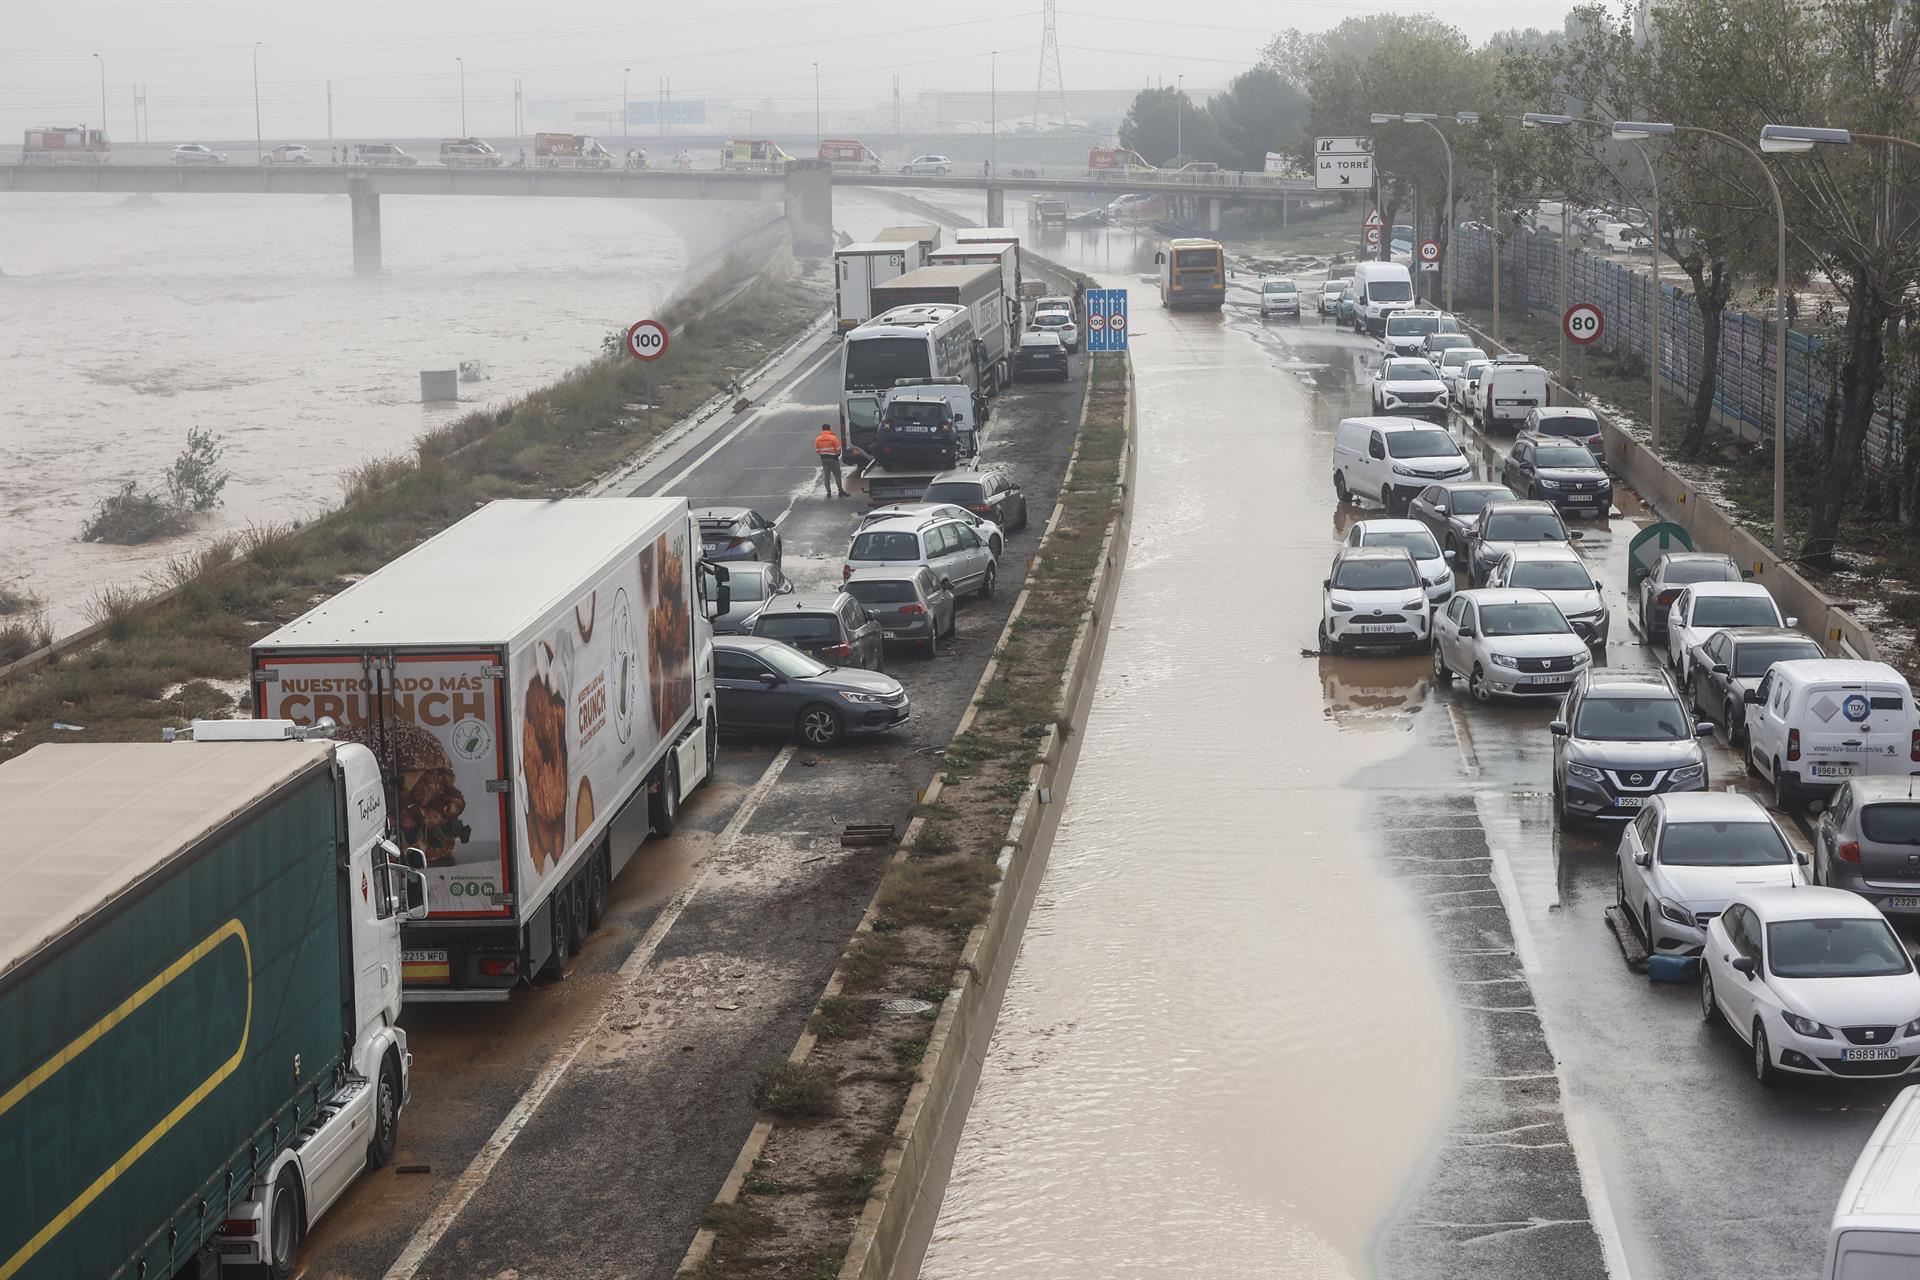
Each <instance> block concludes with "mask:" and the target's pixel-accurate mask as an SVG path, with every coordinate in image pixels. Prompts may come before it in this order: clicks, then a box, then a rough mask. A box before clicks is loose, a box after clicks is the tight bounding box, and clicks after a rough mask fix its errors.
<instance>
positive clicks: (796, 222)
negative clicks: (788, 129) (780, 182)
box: [787, 160, 833, 258]
mask: <svg viewBox="0 0 1920 1280" xmlns="http://www.w3.org/2000/svg"><path fill="white" fill-rule="evenodd" d="M787 229H788V231H789V233H790V234H791V235H792V237H793V251H794V252H795V253H797V254H800V255H801V256H803V257H812V258H824V257H829V256H831V255H832V253H833V165H832V164H831V163H830V162H828V161H826V160H790V161H788V162H787Z"/></svg>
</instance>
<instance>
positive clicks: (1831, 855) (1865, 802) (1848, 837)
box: [1813, 777, 1920, 916]
mask: <svg viewBox="0 0 1920 1280" xmlns="http://www.w3.org/2000/svg"><path fill="white" fill-rule="evenodd" d="M1813 882H1814V883H1815V884H1824V885H1829V886H1831V887H1833V888H1835V889H1846V890H1849V891H1851V892H1853V893H1857V894H1859V895H1860V896H1861V897H1863V898H1865V899H1866V900H1867V901H1869V902H1871V903H1873V904H1874V905H1875V906H1876V907H1879V908H1880V910H1881V911H1882V912H1884V913H1885V914H1887V915H1890V916H1893V915H1907V916H1912V915H1920V792H1916V788H1915V783H1914V779H1912V778H1889V777H1879V778H1850V779H1848V780H1847V781H1846V782H1845V783H1843V784H1841V787H1840V789H1839V791H1837V792H1835V793H1834V797H1833V803H1831V804H1829V805H1828V806H1827V807H1826V809H1825V811H1823V812H1822V813H1821V815H1820V826H1819V828H1818V829H1817V830H1816V831H1815V832H1814V841H1813Z"/></svg>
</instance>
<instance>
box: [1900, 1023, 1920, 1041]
mask: <svg viewBox="0 0 1920 1280" xmlns="http://www.w3.org/2000/svg"><path fill="white" fill-rule="evenodd" d="M1911 1036H1920V1018H1915V1019H1914V1020H1913V1021H1912V1022H1909V1023H1908V1024H1907V1025H1906V1026H1904V1027H1902V1028H1900V1038H1901V1039H1902V1040H1905V1039H1908V1038H1909V1037H1911Z"/></svg>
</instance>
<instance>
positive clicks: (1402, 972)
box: [921, 214, 1453, 1280]
mask: <svg viewBox="0 0 1920 1280" xmlns="http://www.w3.org/2000/svg"><path fill="white" fill-rule="evenodd" d="M1011 216H1012V215H1011V214H1010V217H1011ZM1023 225H1024V224H1023ZM1040 247H1041V248H1042V249H1043V251H1044V252H1047V253H1050V254H1053V255H1055V256H1058V257H1060V258H1063V259H1065V260H1067V261H1070V262H1075V261H1077V262H1078V263H1079V264H1084V265H1085V266H1086V267H1087V268H1088V269H1090V270H1092V271H1094V272H1095V273H1096V274H1098V275H1100V276H1102V277H1103V283H1106V284H1110V285H1113V286H1117V287H1124V288H1128V289H1130V290H1131V320H1132V325H1131V332H1132V349H1133V357H1134V361H1135V365H1136V370H1137V376H1138V386H1139V447H1140V460H1139V477H1138V486H1137V496H1136V498H1135V509H1134V512H1135V513H1134V524H1133V533H1132V541H1131V545H1130V548H1129V550H1128V559H1127V567H1126V575H1125V577H1124V579H1123V581H1122V585H1121V590H1120V595H1119V600H1118V603H1117V605H1116V607H1115V610H1114V614H1113V623H1112V634H1111V638H1110V641H1109V644H1108V648H1107V652H1106V658H1105V663H1104V667H1103V669H1102V672H1101V675H1100V679H1099V683H1098V688H1097V691H1096V693H1095V695H1094V700H1093V704H1092V710H1091V713H1090V717H1089V720H1088V724H1087V727H1086V730H1085V733H1084V736H1083V739H1082V754H1081V756H1080V761H1079V765H1078V769H1077V772H1076V773H1075V775H1074V778H1073V784H1072V790H1071V793H1070V795H1069V796H1068V798H1067V802H1066V809H1065V813H1064V816H1063V818H1062V821H1061V825H1060V830H1059V835H1058V839H1057V841H1056V843H1055V845H1054V848H1053V852H1052V856H1051V861H1050V862H1049V864H1048V867H1047V870H1046V873H1045V876H1044V878H1043V881H1042V883H1041V885H1040V887H1039V889H1038V892H1037V897H1036V900H1035V904H1034V907H1033V912H1032V916H1031V919H1030V921H1029V923H1028V926H1027V929H1026V933H1025V937H1024V941H1023V942H1022V944H1021V950H1020V954H1019V958H1018V961H1017V962H1016V966H1015V969H1014V972H1013V975H1012V978H1011V981H1010V985H1009V988H1008V991H1007V994H1006V1000H1005V1004H1004V1007H1003V1009H1002V1012H1001V1015H1000V1019H999V1023H998V1027H997V1030H996V1033H995V1036H994V1039H993V1043H992V1047H991V1049H990V1051H989V1053H988V1056H987V1059H986V1062H985V1065H984V1068H983V1070H982V1074H981V1078H980V1083H979V1088H978V1092H977V1093H976V1095H975V1097H974V1100H973V1106H972V1111H971V1113H970V1114H969V1116H968V1119H967V1122H966V1130H965V1133H964V1136H963V1137H962V1139H961V1142H960V1148H959V1152H958V1155H957V1157H956V1161H955V1167H954V1171H953V1177H952V1180H951V1183H950V1184H949V1186H948V1188H947V1191H946V1196H945V1200H944V1203H943V1205H942V1208H941V1212H940V1216H939V1221H938V1224H937V1226H936V1228H935V1235H934V1239H933V1241H932V1243H931V1246H930V1248H929V1251H928V1253H927V1256H926V1259H925V1262H924V1264H923V1268H922V1271H921V1274H922V1275H923V1276H926V1277H935V1278H938V1280H961V1278H962V1277H967V1278H970V1280H978V1277H982V1276H998V1275H1007V1276H1012V1275H1018V1276H1022V1277H1046V1278H1058V1280H1067V1278H1069V1277H1073V1278H1076V1280H1077V1278H1079V1277H1086V1276H1102V1277H1109V1278H1116V1277H1143V1278H1144V1277H1155V1278H1156V1280H1159V1278H1163V1277H1166V1276H1172V1275H1204V1276H1208V1277H1249V1278H1251V1277H1262V1278H1263V1280H1271V1278H1273V1277H1300V1278H1302V1280H1305V1278H1307V1277H1312V1278H1313V1280H1335V1278H1337V1277H1349V1276H1351V1277H1359V1276H1364V1275H1367V1274H1370V1267H1369V1254H1370V1248H1371V1244H1372V1241H1373V1237H1374V1234H1375V1232H1376V1231H1377V1230H1378V1228H1379V1226H1380V1224H1381V1222H1382V1220H1383V1219H1384V1218H1386V1217H1387V1216H1388V1215H1389V1214H1390V1213H1391V1211H1392V1209H1393V1206H1394V1204H1395V1202H1396V1200H1397V1198H1398V1197H1399V1196H1400V1195H1401V1194H1402V1192H1403V1190H1404V1188H1405V1186H1406V1184H1407V1182H1408V1180H1409V1178H1410V1177H1411V1176H1412V1175H1413V1174H1414V1172H1415V1171H1416V1170H1417V1168H1418V1167H1419V1165H1420V1163H1421V1161H1422V1160H1423V1158H1424V1156H1425V1154H1426V1153H1427V1151H1428V1150H1429V1148H1430V1145H1431V1144H1432V1143H1433V1142H1434V1141H1435V1139H1436V1137H1437V1136H1438V1129H1439V1127H1440V1125H1441V1121H1442V1117H1443V1113H1444V1107H1445V1102H1446V1099H1447V1096H1448V1091H1449V1088H1450V1083H1449V1065H1448V1064H1449V1058H1450V1055H1451V1053H1452V1051H1453V1027H1452V1023H1451V1020H1450V1015H1449V1012H1448V1006H1447V1002H1446V1001H1445V999H1444V998H1443V995H1442V993H1441V991H1440V990H1439V989H1438V988H1437V987H1436V986H1435V985H1434V983H1433V981H1432V978H1431V977H1430V965H1429V964H1428V963H1427V958H1426V956H1425V955H1424V954H1423V944H1424V935H1423V931H1422V929H1421V928H1420V927H1419V921H1418V920H1417V919H1416V918H1415V916H1414V914H1413V911H1412V906H1411V903H1410V901H1409V898H1408V895H1407V892H1406V889H1405V887H1404V885H1403V884H1402V883H1401V882H1399V881H1397V880H1395V879H1394V878H1393V877H1392V876H1391V874H1390V873H1389V871H1388V870H1387V869H1386V868H1384V867H1383V866H1382V865H1380V860H1379V859H1377V858H1376V856H1375V855H1374V854H1373V853H1372V852H1371V851H1370V840H1369V831H1370V829H1371V828H1372V826H1373V825H1374V823H1375V821H1376V820H1377V817H1378V815H1374V814H1369V813H1368V812H1366V794H1365V793H1364V792H1363V791H1359V790H1355V789H1351V788H1350V786H1349V784H1350V781H1351V779H1353V778H1354V777H1355V775H1357V774H1359V773H1361V772H1364V771H1369V770H1375V769H1378V768H1379V767H1382V766H1385V765H1387V764H1389V763H1390V762H1391V761H1393V760H1394V759H1395V758H1396V757H1397V756H1399V755H1400V754H1401V753H1403V752H1406V751H1407V750H1409V748H1410V746H1411V741H1410V734H1409V732H1408V724H1407V720H1406V717H1404V716H1399V715H1395V714H1392V708H1390V707H1389V708H1385V709H1380V708H1373V707H1370V706H1369V704H1368V701H1367V699H1366V698H1365V697H1356V698H1351V699H1348V698H1343V697H1339V696H1336V697H1335V698H1333V699H1332V700H1331V701H1330V699H1329V693H1330V692H1337V691H1334V690H1331V689H1330V688H1329V686H1328V684H1327V678H1326V677H1323V669H1322V664H1321V663H1319V662H1317V661H1316V660H1315V659H1314V658H1313V657H1312V656H1311V655H1310V654H1303V653H1302V652H1301V643H1302V638H1305V642H1306V643H1308V644H1311V637H1312V634H1313V627H1312V618H1313V611H1314V610H1315V609H1316V608H1317V602H1318V599H1319V590H1320V579H1321V578H1322V577H1323V576H1324V575H1325V572H1326V567H1327V563H1328V559H1329V551H1328V544H1329V533H1330V521H1329V508H1330V506H1331V497H1330V489H1329V482H1328V479H1327V472H1326V469H1325V464H1324V460H1323V459H1321V458H1320V455H1321V454H1323V453H1324V449H1323V448H1321V447H1319V446H1317V445H1315V444H1314V443H1313V441H1314V440H1315V438H1316V426H1315V423H1314V421H1313V416H1314V415H1313V405H1312V403H1311V378H1312V371H1311V370H1310V369H1308V368H1306V367H1303V366H1301V365H1300V364H1299V362H1297V361H1289V360H1286V359H1282V358H1277V355H1276V351H1275V350H1274V349H1272V348H1269V347H1263V346H1260V345H1257V344H1256V343H1255V342H1253V341H1252V340H1251V339H1250V337H1249V335H1248V334H1247V333H1246V332H1243V331H1240V330H1238V329H1236V327H1235V323H1236V322H1235V321H1234V320H1233V319H1232V318H1231V315H1232V313H1231V311H1230V312H1229V314H1228V315H1227V316H1222V315H1219V314H1213V313H1205V312H1202V313H1198V314H1180V315H1175V314H1169V313H1167V312H1164V311H1162V310H1161V309H1160V306H1159V303H1158V298H1157V295H1156V294H1155V292H1154V289H1153V286H1152V285H1151V284H1150V283H1149V282H1148V281H1146V280H1143V279H1142V278H1141V277H1140V275H1139V274H1138V272H1139V271H1142V270H1144V271H1151V270H1152V266H1151V252H1150V250H1149V251H1147V252H1146V254H1145V256H1144V257H1142V256H1139V255H1140V253H1141V249H1142V243H1141V242H1138V241H1136V240H1135V239H1134V238H1133V237H1132V236H1130V235H1126V234H1123V233H1120V232H1106V231H1102V232H1097V233H1092V234H1089V235H1087V236H1084V237H1082V236H1080V235H1077V234H1075V235H1070V236H1067V237H1063V238H1060V239H1058V240H1056V241H1055V242H1053V243H1051V244H1043V245H1041V246H1040ZM1331 670H1332V669H1331V668H1329V671H1331ZM1332 678H1335V679H1337V673H1336V674H1334V675H1333V677H1332ZM1391 701H1392V699H1389V702H1391Z"/></svg>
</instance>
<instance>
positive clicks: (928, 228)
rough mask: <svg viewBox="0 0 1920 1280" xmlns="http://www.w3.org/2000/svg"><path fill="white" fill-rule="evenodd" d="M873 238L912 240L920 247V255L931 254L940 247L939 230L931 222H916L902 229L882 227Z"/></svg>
mask: <svg viewBox="0 0 1920 1280" xmlns="http://www.w3.org/2000/svg"><path fill="white" fill-rule="evenodd" d="M873 238H874V239H875V240H912V241H914V242H915V243H917V244H918V245H919V246H920V251H921V252H922V253H932V252H933V251H934V250H935V249H938V248H939V247H940V228H939V227H937V226H935V225H934V224H933V223H931V222H916V223H912V224H910V225H908V226H904V227H882V228H880V230H879V231H878V232H876V233H875V234H874V237H873Z"/></svg>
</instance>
